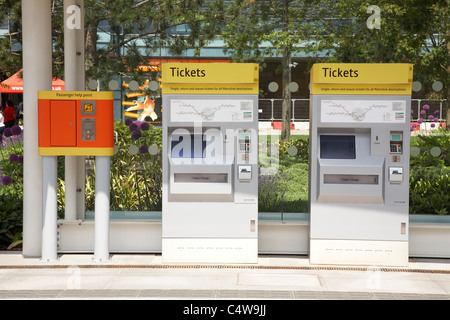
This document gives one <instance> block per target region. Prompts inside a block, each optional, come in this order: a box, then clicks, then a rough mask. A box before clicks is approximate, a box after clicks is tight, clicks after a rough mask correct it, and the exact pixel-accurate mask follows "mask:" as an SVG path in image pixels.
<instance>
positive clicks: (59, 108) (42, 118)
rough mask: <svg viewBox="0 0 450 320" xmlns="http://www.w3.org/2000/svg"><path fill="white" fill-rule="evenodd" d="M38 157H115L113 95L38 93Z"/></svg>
mask: <svg viewBox="0 0 450 320" xmlns="http://www.w3.org/2000/svg"><path fill="white" fill-rule="evenodd" d="M38 121H39V154H40V155H43V156H45V155H48V156H50V155H93V156H111V155H113V154H114V100H113V93H112V92H99V91H95V92H89V91H60V92H55V91H39V92H38Z"/></svg>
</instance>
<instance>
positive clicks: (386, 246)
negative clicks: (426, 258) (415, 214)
mask: <svg viewBox="0 0 450 320" xmlns="http://www.w3.org/2000/svg"><path fill="white" fill-rule="evenodd" d="M309 259H310V263H311V264H335V265H370V266H396V267H405V266H407V265H408V241H371V240H368V241H367V240H328V239H326V240H324V239H311V241H310V256H309Z"/></svg>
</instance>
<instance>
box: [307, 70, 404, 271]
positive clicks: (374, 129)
mask: <svg viewBox="0 0 450 320" xmlns="http://www.w3.org/2000/svg"><path fill="white" fill-rule="evenodd" d="M411 83H412V65H410V64H315V65H314V66H313V68H312V70H311V88H310V89H311V101H310V118H311V119H310V121H311V122H310V123H311V132H310V142H311V143H310V157H311V162H310V205H311V207H310V212H311V221H310V261H311V263H313V264H346V265H389V266H405V265H407V264H408V205H409V137H410V108H411V96H410V95H411Z"/></svg>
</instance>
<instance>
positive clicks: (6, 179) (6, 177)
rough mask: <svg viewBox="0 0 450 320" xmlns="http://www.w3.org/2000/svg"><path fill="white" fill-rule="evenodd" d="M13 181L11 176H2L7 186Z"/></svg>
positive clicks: (3, 182)
mask: <svg viewBox="0 0 450 320" xmlns="http://www.w3.org/2000/svg"><path fill="white" fill-rule="evenodd" d="M11 182H12V178H11V177H10V176H3V178H2V184H3V185H4V186H7V185H8V184H10V183H11Z"/></svg>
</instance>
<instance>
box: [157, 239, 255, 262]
mask: <svg viewBox="0 0 450 320" xmlns="http://www.w3.org/2000/svg"><path fill="white" fill-rule="evenodd" d="M162 259H163V263H221V264H233V263H257V262H258V239H256V238H255V239H253V238H252V239H210V238H206V239H198V238H195V239H192V238H166V239H164V238H163V240H162Z"/></svg>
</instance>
